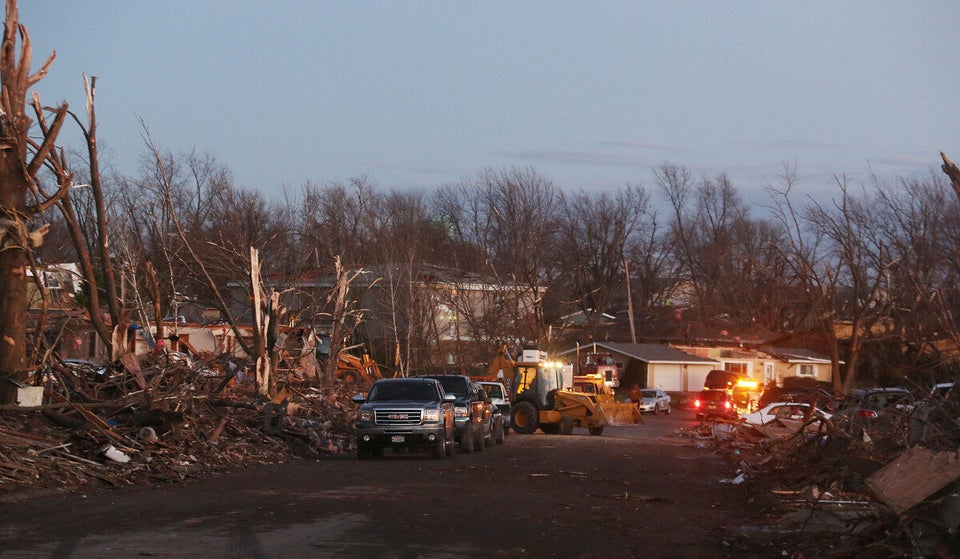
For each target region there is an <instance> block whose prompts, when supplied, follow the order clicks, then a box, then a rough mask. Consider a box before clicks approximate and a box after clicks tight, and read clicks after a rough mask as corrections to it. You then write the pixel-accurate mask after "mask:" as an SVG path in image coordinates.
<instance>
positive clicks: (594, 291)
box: [554, 186, 652, 335]
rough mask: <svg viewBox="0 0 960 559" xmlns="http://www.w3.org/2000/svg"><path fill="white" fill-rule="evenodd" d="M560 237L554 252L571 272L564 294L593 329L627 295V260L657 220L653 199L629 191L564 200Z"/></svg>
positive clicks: (636, 190)
mask: <svg viewBox="0 0 960 559" xmlns="http://www.w3.org/2000/svg"><path fill="white" fill-rule="evenodd" d="M563 216H564V217H563V220H562V221H561V229H560V236H559V239H558V243H557V245H556V246H555V247H554V250H555V253H556V258H557V260H558V261H559V262H560V263H561V265H562V266H563V268H564V269H565V270H566V273H564V274H563V276H562V277H563V278H565V279H566V281H565V282H564V283H565V286H566V289H567V290H568V292H567V293H566V294H565V296H566V297H567V300H568V301H572V302H573V303H574V305H575V306H576V307H577V308H578V309H579V310H580V311H582V312H583V313H584V314H585V315H586V316H587V317H589V318H590V319H591V320H590V322H591V323H592V324H593V325H594V332H593V334H594V335H597V331H596V325H597V324H599V323H600V316H601V314H603V313H605V312H608V311H611V310H612V306H613V302H614V301H618V300H619V301H622V300H623V297H624V295H625V294H626V288H625V285H624V283H625V281H624V280H625V278H624V273H625V270H624V262H625V260H624V258H625V257H626V251H627V248H628V247H629V246H637V243H638V240H637V239H636V238H635V236H636V235H638V234H639V233H640V232H641V231H643V226H644V224H645V223H646V222H648V221H651V220H652V216H651V214H650V206H649V196H648V195H647V193H646V192H645V191H644V190H643V189H642V188H640V187H630V186H627V187H625V188H624V189H622V190H620V191H618V192H616V193H615V194H610V193H607V192H601V193H599V194H588V193H586V192H584V191H580V192H578V193H576V194H574V195H573V196H571V197H569V198H565V199H564V201H563Z"/></svg>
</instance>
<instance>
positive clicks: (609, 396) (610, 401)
mask: <svg viewBox="0 0 960 559" xmlns="http://www.w3.org/2000/svg"><path fill="white" fill-rule="evenodd" d="M571 389H572V390H573V391H576V392H584V393H587V394H596V395H597V402H598V403H599V404H600V408H601V409H602V410H603V415H605V416H606V418H607V421H608V422H610V424H611V425H622V424H626V423H643V415H642V414H641V413H640V407H639V406H638V405H637V403H636V402H618V401H617V400H616V399H615V397H614V392H613V389H612V388H611V387H610V385H609V384H608V383H607V380H606V378H605V377H604V376H602V374H598V373H591V374H587V375H577V376H574V377H573V387H572V388H571Z"/></svg>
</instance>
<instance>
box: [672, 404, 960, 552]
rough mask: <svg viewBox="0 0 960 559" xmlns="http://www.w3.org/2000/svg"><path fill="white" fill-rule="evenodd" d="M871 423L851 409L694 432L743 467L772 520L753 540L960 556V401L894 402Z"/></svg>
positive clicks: (803, 548) (744, 478) (747, 486)
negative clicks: (849, 413)
mask: <svg viewBox="0 0 960 559" xmlns="http://www.w3.org/2000/svg"><path fill="white" fill-rule="evenodd" d="M885 411H886V413H887V416H888V419H887V420H886V421H882V422H874V423H870V424H867V425H864V424H863V423H855V422H854V421H853V420H851V419H849V418H846V417H844V416H843V415H839V416H838V415H834V416H833V417H831V418H829V419H828V418H825V417H813V418H811V419H810V420H808V421H795V420H789V419H777V420H775V421H773V422H771V423H769V424H766V425H762V426H761V425H750V424H747V423H740V422H737V421H736V420H732V419H724V418H717V419H716V420H709V419H708V420H706V421H703V422H702V423H701V424H700V425H699V426H698V427H697V428H696V429H695V430H693V432H692V433H690V436H692V437H693V438H694V440H695V444H697V445H698V446H709V447H712V448H713V449H715V451H716V452H718V453H720V454H722V455H723V456H724V457H725V458H726V459H727V461H728V462H729V463H730V464H731V466H735V467H736V475H735V477H734V478H724V479H720V480H719V482H720V483H728V484H732V485H740V484H741V482H743V483H742V485H741V487H742V490H744V491H750V492H751V494H753V495H755V500H756V502H757V505H758V508H757V511H756V512H757V513H758V514H760V515H763V516H764V517H765V522H763V523H762V524H763V525H766V526H779V527H780V528H779V529H778V530H775V531H774V530H767V529H762V528H760V527H758V526H742V527H741V529H740V531H739V535H740V537H742V538H744V539H746V540H750V543H752V544H754V545H774V544H780V547H782V548H784V549H786V548H787V547H789V546H787V545H783V542H786V541H790V542H793V545H794V546H795V547H796V548H795V549H793V550H792V554H791V555H792V556H793V557H840V556H843V557H892V556H895V557H900V556H905V557H910V556H915V557H932V556H938V557H948V558H956V557H960V532H958V528H960V482H958V479H960V454H958V449H960V436H958V428H957V422H956V419H955V418H956V417H958V414H957V411H958V410H957V403H956V402H943V401H924V402H921V403H920V404H918V405H917V406H916V407H911V408H910V409H890V410H885Z"/></svg>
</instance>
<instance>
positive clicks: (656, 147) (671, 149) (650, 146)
mask: <svg viewBox="0 0 960 559" xmlns="http://www.w3.org/2000/svg"><path fill="white" fill-rule="evenodd" d="M598 143H599V144H600V145H601V146H613V147H619V148H629V149H642V150H651V151H665V152H668V153H681V152H683V150H682V149H681V148H679V147H676V146H668V145H666V144H654V143H650V142H624V141H619V140H600V141H599V142H598Z"/></svg>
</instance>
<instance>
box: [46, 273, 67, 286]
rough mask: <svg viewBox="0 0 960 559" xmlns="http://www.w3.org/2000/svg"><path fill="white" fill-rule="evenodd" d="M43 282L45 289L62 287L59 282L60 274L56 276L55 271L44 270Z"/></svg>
mask: <svg viewBox="0 0 960 559" xmlns="http://www.w3.org/2000/svg"><path fill="white" fill-rule="evenodd" d="M43 283H44V285H45V286H46V288H47V289H60V288H61V287H63V286H62V285H61V284H60V276H58V275H57V273H56V272H44V273H43Z"/></svg>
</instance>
